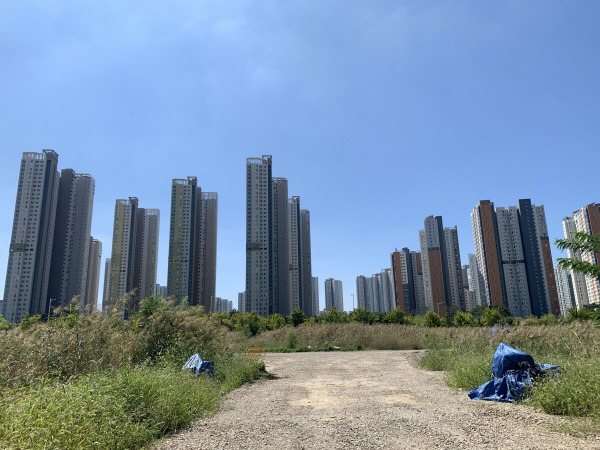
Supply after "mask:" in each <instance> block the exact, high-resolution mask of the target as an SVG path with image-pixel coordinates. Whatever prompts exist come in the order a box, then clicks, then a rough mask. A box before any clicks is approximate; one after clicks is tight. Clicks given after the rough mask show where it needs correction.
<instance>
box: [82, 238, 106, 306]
mask: <svg viewBox="0 0 600 450" xmlns="http://www.w3.org/2000/svg"><path fill="white" fill-rule="evenodd" d="M101 264H102V242H100V241H99V240H98V239H94V238H93V237H92V236H90V250H89V258H88V266H87V281H86V283H85V304H84V305H83V308H84V311H85V312H88V313H91V312H94V311H97V310H98V287H99V284H100V266H101Z"/></svg>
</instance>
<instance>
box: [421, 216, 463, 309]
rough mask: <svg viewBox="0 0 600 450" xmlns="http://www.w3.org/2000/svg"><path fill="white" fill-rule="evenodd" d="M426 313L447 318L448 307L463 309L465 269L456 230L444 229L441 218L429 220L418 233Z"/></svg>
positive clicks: (431, 217) (426, 220) (428, 218)
mask: <svg viewBox="0 0 600 450" xmlns="http://www.w3.org/2000/svg"><path fill="white" fill-rule="evenodd" d="M419 241H420V244H421V259H422V264H423V284H424V290H425V304H426V307H427V309H429V310H432V311H434V312H436V313H437V314H439V315H440V316H445V315H446V311H447V309H448V308H449V307H454V308H459V309H464V308H465V300H464V291H463V286H462V265H461V263H460V250H459V247H458V232H457V229H456V227H453V228H444V226H443V223H442V217H441V216H437V217H433V216H429V217H427V218H426V219H425V222H424V229H423V230H420V231H419Z"/></svg>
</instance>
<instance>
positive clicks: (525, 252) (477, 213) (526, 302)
mask: <svg viewBox="0 0 600 450" xmlns="http://www.w3.org/2000/svg"><path fill="white" fill-rule="evenodd" d="M471 223H472V226H473V238H474V241H475V254H476V260H477V269H478V274H477V275H478V276H479V277H480V278H481V280H480V282H479V285H480V286H481V288H482V289H481V290H482V292H481V294H480V296H481V300H482V302H483V301H484V300H485V302H486V304H489V305H503V306H506V307H507V308H508V309H509V310H510V312H511V313H512V314H513V315H515V316H519V317H527V316H529V315H531V314H533V315H535V316H537V317H541V316H542V315H544V314H548V313H552V314H559V313H560V305H559V302H558V292H557V289H556V279H555V274H554V267H553V263H552V254H551V251H550V241H549V238H548V231H547V227H546V216H545V212H544V207H543V206H536V205H533V204H532V203H531V200H529V199H522V200H519V201H518V205H517V206H516V207H515V206H511V207H507V208H501V207H496V208H495V207H494V204H493V203H492V202H490V201H489V200H482V201H480V202H479V204H478V205H477V206H476V207H475V208H474V209H473V211H472V213H471Z"/></svg>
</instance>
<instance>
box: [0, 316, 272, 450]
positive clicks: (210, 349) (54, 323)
mask: <svg viewBox="0 0 600 450" xmlns="http://www.w3.org/2000/svg"><path fill="white" fill-rule="evenodd" d="M228 334H229V331H228V330H227V328H226V327H225V326H223V325H221V324H220V323H219V322H218V321H216V320H213V319H211V318H210V317H209V316H208V315H207V314H205V313H204V312H203V311H202V308H186V309H185V310H176V309H169V308H166V307H165V308H161V309H158V310H155V311H153V312H151V313H149V314H137V315H134V316H133V317H132V318H131V319H130V320H125V321H124V320H121V319H119V318H117V317H110V316H109V317H103V316H102V315H100V314H92V315H89V316H84V315H78V314H64V315H61V316H58V317H55V318H52V319H51V320H49V321H47V322H44V323H42V322H40V321H39V320H37V319H28V320H26V321H25V322H22V323H21V325H20V326H18V327H13V328H11V329H8V330H0V447H1V448H139V447H141V446H143V445H145V444H147V443H148V442H150V441H152V440H153V439H155V438H157V437H160V436H162V435H164V434H165V433H169V432H172V431H175V430H179V429H181V428H184V427H186V426H189V425H190V423H191V421H192V420H193V419H194V418H197V417H202V416H205V415H207V414H212V413H213V412H214V411H216V409H217V406H218V403H219V398H220V397H221V394H222V392H228V391H230V390H232V389H235V388H237V387H239V386H241V385H243V384H244V383H247V382H248V381H251V380H253V379H256V378H258V377H261V376H262V375H263V374H264V364H262V362H260V361H257V360H255V359H251V358H248V357H245V356H241V355H239V354H236V353H235V352H234V349H232V348H231V347H230V345H229V341H228V340H227V339H226V337H227V335H228ZM194 353H200V354H201V355H202V357H203V358H204V359H213V360H214V361H215V369H214V377H212V378H209V377H207V376H204V375H203V376H201V377H199V378H196V377H195V376H193V375H192V374H190V373H188V372H183V371H182V370H181V367H182V365H183V363H184V362H185V361H186V360H187V358H189V357H190V356H191V355H192V354H194Z"/></svg>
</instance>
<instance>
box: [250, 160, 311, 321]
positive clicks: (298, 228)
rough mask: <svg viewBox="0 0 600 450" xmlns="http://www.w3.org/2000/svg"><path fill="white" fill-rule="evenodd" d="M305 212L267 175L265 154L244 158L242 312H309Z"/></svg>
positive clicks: (269, 169) (282, 181) (283, 182)
mask: <svg viewBox="0 0 600 450" xmlns="http://www.w3.org/2000/svg"><path fill="white" fill-rule="evenodd" d="M311 279H312V263H311V249H310V213H309V212H308V210H303V209H301V208H300V197H298V196H292V197H291V198H288V181H287V179H285V178H274V177H273V176H272V161H271V156H269V155H266V156H263V157H262V158H248V159H247V160H246V291H245V292H246V307H245V310H246V311H255V312H256V313H257V314H259V315H262V316H267V315H269V314H274V313H279V314H282V315H289V314H291V312H292V311H293V310H294V309H301V310H302V311H303V312H304V313H305V314H306V315H307V316H312V315H315V314H316V313H317V311H314V302H313V299H312V286H311V283H312V281H311Z"/></svg>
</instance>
